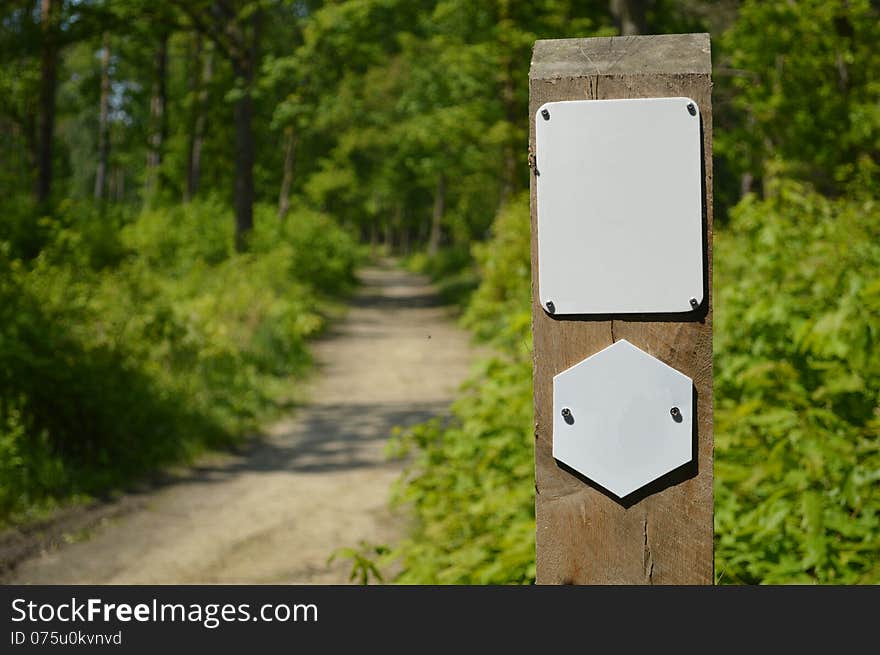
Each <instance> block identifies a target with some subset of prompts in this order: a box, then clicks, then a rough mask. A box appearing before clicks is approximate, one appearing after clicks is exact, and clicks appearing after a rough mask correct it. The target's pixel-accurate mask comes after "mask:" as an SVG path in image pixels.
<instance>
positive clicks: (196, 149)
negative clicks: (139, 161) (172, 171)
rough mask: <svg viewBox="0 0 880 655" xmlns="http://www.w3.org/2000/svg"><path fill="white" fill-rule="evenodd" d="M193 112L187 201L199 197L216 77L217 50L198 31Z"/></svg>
mask: <svg viewBox="0 0 880 655" xmlns="http://www.w3.org/2000/svg"><path fill="white" fill-rule="evenodd" d="M190 66H191V69H190V70H191V76H190V94H191V97H192V109H191V111H190V126H189V144H188V147H187V160H186V187H185V188H184V192H183V200H184V202H188V201H190V200H192V198H193V197H195V195H196V193H197V192H198V190H199V182H200V180H201V176H202V147H203V144H204V138H205V125H206V123H207V103H208V86H209V85H210V84H211V78H212V77H213V74H214V50H213V48H212V47H211V43H210V42H209V43H205V42H204V40H203V38H202V35H201V34H200V33H198V32H196V34H195V35H194V38H193V58H192V61H191V63H190Z"/></svg>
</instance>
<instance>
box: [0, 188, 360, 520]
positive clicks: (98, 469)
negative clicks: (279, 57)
mask: <svg viewBox="0 0 880 655" xmlns="http://www.w3.org/2000/svg"><path fill="white" fill-rule="evenodd" d="M228 213H229V212H228V211H227V210H226V209H224V208H223V207H222V205H220V204H219V203H217V202H211V201H209V202H205V203H194V204H191V205H187V206H183V207H177V208H174V209H170V210H152V211H147V212H144V213H142V214H141V215H140V216H138V217H137V218H136V219H135V220H131V221H126V220H125V217H116V218H108V217H107V216H103V217H102V216H100V215H98V214H97V213H96V212H91V213H90V212H89V211H88V207H85V206H74V205H68V206H66V207H65V208H64V209H63V211H62V213H61V214H60V217H59V218H58V219H55V220H52V221H49V225H48V226H47V234H48V235H49V237H48V242H47V243H46V244H45V246H44V247H43V249H42V252H40V253H39V255H38V256H37V257H36V258H35V259H33V260H32V261H30V262H23V261H22V260H20V259H17V258H15V257H14V256H13V255H12V251H11V247H10V246H8V245H6V246H3V248H2V250H0V473H2V477H0V520H2V518H3V517H8V516H10V515H11V514H15V513H20V512H22V511H26V510H29V509H31V508H33V507H38V506H40V505H41V504H46V503H50V502H52V500H53V499H57V498H62V497H66V496H71V495H78V494H97V493H103V492H105V491H107V490H109V489H111V488H113V487H114V486H117V485H119V484H121V483H123V482H126V481H128V480H130V479H131V478H133V477H136V476H137V475H139V474H141V473H143V472H144V471H147V470H149V469H151V468H154V467H155V466H157V465H160V464H162V463H165V462H170V461H175V460H179V459H181V458H187V457H190V456H192V455H193V454H194V453H195V452H198V451H199V450H200V449H201V448H204V447H205V446H214V445H218V444H225V443H230V442H231V441H232V440H234V439H236V438H238V437H239V436H240V435H241V434H242V433H243V432H244V431H245V430H247V429H251V428H253V427H254V426H255V425H256V422H257V421H258V419H260V418H261V417H264V416H266V414H267V413H268V412H270V411H271V410H272V409H273V408H274V407H276V406H277V404H278V403H279V401H281V400H283V398H284V396H286V395H288V396H289V394H290V385H289V383H288V382H287V378H288V376H291V375H295V374H297V373H298V372H300V371H302V369H303V367H304V365H305V364H306V363H307V362H308V352H307V349H306V339H307V338H308V337H309V336H311V335H313V334H315V333H316V332H317V331H318V330H320V329H321V327H322V325H323V323H324V319H323V317H322V314H321V313H320V312H319V311H317V309H316V307H318V306H319V304H318V302H317V299H318V293H319V291H320V293H321V294H322V296H321V301H322V304H323V303H324V302H326V297H325V296H326V294H327V293H331V294H332V293H334V292H335V293H341V292H343V291H345V289H346V288H347V285H348V284H350V283H351V281H352V279H353V277H352V276H353V267H354V264H355V256H356V247H355V244H354V241H353V240H352V238H351V237H350V236H349V235H348V234H346V233H344V232H343V231H341V230H340V229H339V228H338V227H336V226H335V225H334V224H333V223H332V221H330V220H329V219H327V218H326V217H324V216H322V215H320V214H315V213H309V212H301V213H294V214H291V215H290V216H288V222H287V223H286V224H285V226H283V227H280V226H277V225H275V226H273V227H268V226H267V227H266V228H261V227H259V228H258V231H257V234H256V235H255V238H254V247H253V248H252V250H251V252H250V253H247V254H241V255H238V254H234V253H233V251H232V230H231V229H230V226H231V225H232V221H231V220H230V217H229V215H228ZM109 221H117V224H115V225H110V226H109V227H106V228H104V227H102V226H101V224H102V222H109ZM262 222H263V223H267V222H268V221H266V220H263V221H262ZM122 223H125V225H124V227H123V228H122V229H121V230H120V229H119V227H120V224H122ZM274 223H276V224H277V220H275V221H274ZM269 233H271V234H269ZM116 235H118V236H116ZM323 266H326V268H322V269H321V270H322V274H321V275H318V274H316V272H315V271H316V270H317V269H318V268H321V267H323ZM316 285H322V286H321V287H318V286H316ZM328 289H329V291H328Z"/></svg>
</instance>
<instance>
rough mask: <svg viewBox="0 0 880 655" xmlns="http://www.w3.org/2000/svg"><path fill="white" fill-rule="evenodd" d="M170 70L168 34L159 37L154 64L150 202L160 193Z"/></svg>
mask: <svg viewBox="0 0 880 655" xmlns="http://www.w3.org/2000/svg"><path fill="white" fill-rule="evenodd" d="M167 69H168V32H162V34H161V35H160V36H159V44H158V46H157V47H156V56H155V59H154V64H153V91H152V94H151V96H150V139H149V150H148V151H147V174H146V180H145V187H146V188H145V196H146V198H147V201H148V202H149V201H150V200H151V199H152V198H153V197H155V195H156V193H157V192H158V191H159V188H160V185H161V180H160V179H159V167H160V166H161V165H162V146H163V145H164V143H165V137H166V135H167V132H168V120H167V117H166V111H165V108H166V104H167V97H166V83H165V80H166V77H167Z"/></svg>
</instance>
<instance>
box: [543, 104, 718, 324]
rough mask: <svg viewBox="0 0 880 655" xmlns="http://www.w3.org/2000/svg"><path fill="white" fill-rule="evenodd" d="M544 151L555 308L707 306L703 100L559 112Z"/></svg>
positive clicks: (611, 310)
mask: <svg viewBox="0 0 880 655" xmlns="http://www.w3.org/2000/svg"><path fill="white" fill-rule="evenodd" d="M535 141H536V149H535V155H536V157H535V167H536V169H537V178H536V182H537V224H538V287H539V294H540V300H541V305H542V306H543V307H544V309H545V310H547V311H549V312H550V313H554V314H633V313H677V312H690V311H693V310H694V309H696V308H697V307H699V305H700V304H701V303H702V302H703V232H702V216H703V211H702V206H703V204H702V191H703V188H702V187H703V174H702V150H701V138H700V113H699V108H698V107H697V104H696V102H694V101H693V100H691V99H690V98H646V99H633V100H578V101H566V102H548V103H546V104H544V105H542V106H541V107H540V108H539V109H538V112H537V114H536V115H535ZM548 303H552V304H548Z"/></svg>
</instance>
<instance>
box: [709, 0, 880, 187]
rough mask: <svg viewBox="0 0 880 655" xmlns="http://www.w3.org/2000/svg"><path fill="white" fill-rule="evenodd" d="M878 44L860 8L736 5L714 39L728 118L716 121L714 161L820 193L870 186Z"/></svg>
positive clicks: (866, 6)
mask: <svg viewBox="0 0 880 655" xmlns="http://www.w3.org/2000/svg"><path fill="white" fill-rule="evenodd" d="M878 41H880V10H878V7H877V4H876V3H872V2H870V1H869V0H852V1H850V2H827V1H826V0H803V1H800V2H789V1H788V0H747V1H746V2H744V3H743V6H742V7H741V9H740V11H739V15H738V18H737V21H736V23H735V25H734V27H733V28H732V29H731V30H730V31H729V32H728V33H726V34H725V35H724V38H723V39H722V41H721V45H722V49H723V50H724V51H725V52H726V58H728V59H729V62H730V65H731V66H732V68H733V70H732V74H733V78H732V86H733V105H734V107H733V109H734V111H733V112H731V113H730V115H725V114H722V127H724V124H725V123H727V124H728V125H729V128H728V129H727V130H722V131H721V134H720V138H719V142H718V145H719V148H718V153H719V154H720V155H722V156H724V157H726V158H728V159H730V160H731V161H732V162H734V163H735V166H736V167H737V169H738V170H739V171H740V172H741V173H745V172H750V173H751V174H753V175H754V176H755V177H757V178H762V177H765V176H774V175H775V176H778V175H781V174H785V175H790V176H796V177H798V178H800V179H806V180H810V181H811V182H813V183H814V184H815V185H816V186H817V187H818V188H820V189H821V190H824V191H826V192H840V191H841V190H845V189H846V188H847V187H848V185H850V184H853V183H858V184H864V183H865V181H866V176H867V179H873V181H874V183H875V184H876V183H877V181H878V165H880V161H878V152H880V104H878V102H877V98H878V95H880V51H878V49H877V46H876V44H877V42H878ZM726 73H727V74H730V73H731V71H730V70H728V71H726ZM722 74H724V72H722ZM734 118H735V119H737V120H736V122H734V121H733V120H731V119H734Z"/></svg>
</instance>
